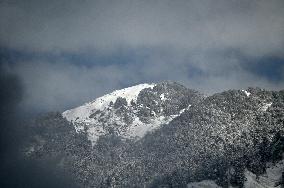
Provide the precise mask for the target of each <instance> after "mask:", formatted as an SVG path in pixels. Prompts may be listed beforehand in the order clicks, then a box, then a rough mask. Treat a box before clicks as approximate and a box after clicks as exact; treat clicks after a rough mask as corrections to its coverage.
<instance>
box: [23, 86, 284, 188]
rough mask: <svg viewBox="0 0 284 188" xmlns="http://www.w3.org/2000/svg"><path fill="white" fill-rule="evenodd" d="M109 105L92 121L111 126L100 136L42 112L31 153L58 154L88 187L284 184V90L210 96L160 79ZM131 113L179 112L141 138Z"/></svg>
mask: <svg viewBox="0 0 284 188" xmlns="http://www.w3.org/2000/svg"><path fill="white" fill-rule="evenodd" d="M165 98H166V99H167V100H165ZM155 101H156V102H155ZM142 104H143V105H142ZM189 105H190V107H189V108H187V107H188V106H189ZM110 106H111V109H110V110H109V111H108V110H107V109H108V108H109V106H107V107H106V108H105V109H104V110H105V111H106V112H105V113H104V115H102V122H104V124H97V125H91V126H101V127H102V128H103V129H104V130H105V132H104V134H101V135H99V136H98V138H97V140H96V141H95V143H94V142H92V140H91V139H90V137H89V136H90V135H89V132H88V128H90V127H88V126H90V125H86V124H83V125H80V124H79V126H84V129H82V130H83V131H77V130H76V129H75V127H74V123H72V122H70V121H67V120H66V119H65V118H64V117H62V114H61V113H57V114H50V115H47V116H45V117H42V118H39V119H38V120H37V121H36V122H35V123H34V124H33V125H32V126H33V130H35V136H34V140H33V141H32V142H31V143H30V144H29V146H27V149H26V151H27V152H26V154H27V156H29V157H35V158H38V159H42V158H45V157H47V156H51V157H55V156H57V158H60V161H59V162H58V163H59V164H60V166H61V167H62V168H64V169H66V170H68V171H71V172H72V173H73V175H74V178H75V179H76V180H77V182H78V184H79V185H83V187H187V186H188V187H190V186H191V187H192V186H195V187H196V186H197V185H198V186H199V187H202V185H203V186H204V185H210V186H211V187H214V186H215V187H216V186H219V187H230V186H232V187H246V188H256V187H257V186H260V185H261V186H264V187H265V186H266V187H267V185H269V186H280V185H282V184H283V175H282V174H281V173H282V172H283V170H282V169H284V165H283V163H281V160H282V159H283V158H282V154H283V151H284V91H283V90H282V91H266V90H263V89H259V88H248V89H246V90H228V91H224V92H221V93H216V94H213V95H210V96H207V97H205V96H204V95H203V94H201V93H199V92H197V91H194V90H191V89H187V88H185V87H184V86H182V85H180V84H177V83H168V82H162V83H158V84H156V85H155V86H154V87H152V88H144V89H142V90H141V91H140V92H139V94H138V96H137V99H136V101H135V102H133V103H132V104H131V103H130V104H129V103H128V102H127V100H126V99H123V98H122V97H121V98H120V97H119V96H118V97H117V98H116V101H114V102H113V104H111V105H110ZM161 109H163V110H161ZM183 109H185V110H183ZM135 110H136V111H135ZM181 110H182V113H180V112H181ZM153 112H154V113H155V115H153V114H154V113H153ZM94 113H95V112H94ZM101 113H102V112H99V113H98V114H99V116H101ZM90 115H92V114H88V116H87V117H89V116H90ZM132 115H135V116H136V117H138V118H139V119H140V121H141V122H143V126H145V125H146V126H147V123H148V124H150V125H151V120H152V119H153V118H156V117H161V116H167V117H170V116H172V115H177V116H175V117H174V118H173V119H171V121H169V122H167V123H161V124H159V125H158V126H156V127H155V129H151V130H149V131H146V132H145V134H143V135H142V136H141V137H139V138H138V139H137V138H135V137H127V136H125V133H128V132H127V131H128V130H129V127H132V126H133V122H135V121H134V120H132V121H131V118H132V117H133V116H132ZM99 116H93V117H96V118H98V117H99ZM113 116H116V117H119V118H120V117H123V118H126V119H127V118H130V120H129V123H128V124H124V123H125V122H123V123H122V124H119V123H117V122H116V121H113V122H110V121H109V119H111V118H110V117H113ZM97 120H99V118H98V119H97ZM97 120H96V121H97ZM112 123H114V124H112ZM115 123H116V124H115ZM124 125H125V126H124ZM103 126H104V127H103ZM31 148H32V149H31ZM273 165H276V166H277V165H278V167H275V169H279V170H276V171H275V172H273V174H275V173H278V174H276V175H275V177H271V173H270V171H271V170H270V169H271V168H270V167H271V166H273ZM267 170H268V171H267ZM266 171H267V172H269V178H265V177H266V175H265V173H266ZM279 173H280V174H279ZM94 177H95V178H94ZM257 177H261V181H260V180H259V179H258V178H257ZM198 182H200V183H198ZM198 186H197V187H198Z"/></svg>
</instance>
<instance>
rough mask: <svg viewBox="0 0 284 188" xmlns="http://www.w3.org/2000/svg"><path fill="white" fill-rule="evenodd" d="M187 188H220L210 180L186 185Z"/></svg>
mask: <svg viewBox="0 0 284 188" xmlns="http://www.w3.org/2000/svg"><path fill="white" fill-rule="evenodd" d="M187 188H221V187H220V186H218V185H217V184H216V183H215V182H214V181H212V180H203V181H200V182H192V183H189V184H187Z"/></svg>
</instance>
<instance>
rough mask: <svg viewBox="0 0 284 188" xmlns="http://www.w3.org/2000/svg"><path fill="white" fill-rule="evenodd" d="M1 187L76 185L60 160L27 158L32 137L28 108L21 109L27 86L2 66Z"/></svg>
mask: <svg viewBox="0 0 284 188" xmlns="http://www.w3.org/2000/svg"><path fill="white" fill-rule="evenodd" d="M0 73H1V74H0V88H1V93H0V125H1V127H0V128H1V131H0V187H7V188H9V187H13V188H14V187H17V188H33V187H34V188H38V187H48V188H49V187H75V183H74V182H73V180H72V179H70V178H69V177H68V176H67V175H66V174H65V173H63V172H62V171H60V170H59V169H58V168H57V167H56V165H55V164H56V161H54V160H47V161H44V163H43V162H39V161H36V160H32V159H27V158H24V157H23V156H22V154H21V149H20V148H21V146H22V144H23V143H24V142H25V140H26V139H28V138H29V135H30V133H29V131H28V130H27V129H26V128H27V126H26V123H27V122H28V121H27V117H26V114H25V112H22V111H20V110H19V109H18V105H19V103H20V101H21V100H22V99H23V93H24V88H23V85H22V83H21V81H20V79H19V78H18V77H17V76H16V75H13V74H8V73H5V72H4V71H3V70H2V69H0Z"/></svg>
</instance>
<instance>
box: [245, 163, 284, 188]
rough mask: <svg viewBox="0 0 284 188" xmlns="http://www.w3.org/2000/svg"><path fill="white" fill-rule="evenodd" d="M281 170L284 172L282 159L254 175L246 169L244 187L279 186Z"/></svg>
mask: <svg viewBox="0 0 284 188" xmlns="http://www.w3.org/2000/svg"><path fill="white" fill-rule="evenodd" d="M282 172H284V160H281V161H280V162H278V163H276V164H275V165H273V166H271V167H269V168H267V169H266V173H265V174H263V175H260V176H258V177H257V176H256V175H255V174H254V173H252V172H250V171H248V170H246V171H245V177H246V181H245V182H244V187H245V188H272V187H273V188H275V187H276V188H280V187H281V185H280V183H281V181H282Z"/></svg>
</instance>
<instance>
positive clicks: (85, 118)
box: [62, 82, 203, 144]
mask: <svg viewBox="0 0 284 188" xmlns="http://www.w3.org/2000/svg"><path fill="white" fill-rule="evenodd" d="M202 98H203V97H202V95H201V94H200V93H198V92H197V91H194V90H190V89H187V88H185V87H184V86H182V85H180V84H177V83H175V82H162V83H158V84H139V85H136V86H132V87H128V88H125V89H121V90H116V91H114V92H112V93H110V94H106V95H104V96H102V97H99V98H97V99H95V100H94V101H92V102H89V103H86V104H84V105H83V106H79V107H77V108H74V109H71V110H67V111H65V112H63V113H62V116H63V117H65V118H66V119H67V120H68V121H70V122H71V123H72V124H73V125H74V126H75V128H76V131H77V132H80V131H83V132H86V133H87V135H88V138H89V139H90V140H91V141H92V143H93V144H95V143H96V141H97V139H98V138H99V137H100V136H101V135H106V134H116V135H119V136H121V137H123V138H127V139H139V138H141V137H143V136H144V135H145V134H146V133H147V132H149V131H152V130H154V129H156V128H158V127H159V126H160V125H162V124H167V123H169V122H170V121H172V120H173V119H174V118H175V117H177V116H179V115H180V114H181V113H182V112H184V111H185V110H186V109H188V108H189V107H190V106H191V105H192V104H196V103H197V102H199V101H200V100H201V99H202Z"/></svg>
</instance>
